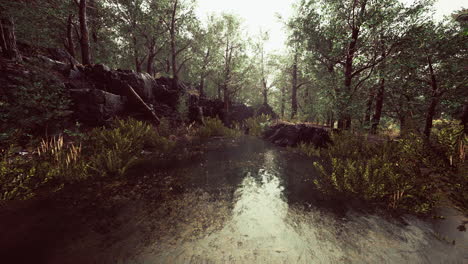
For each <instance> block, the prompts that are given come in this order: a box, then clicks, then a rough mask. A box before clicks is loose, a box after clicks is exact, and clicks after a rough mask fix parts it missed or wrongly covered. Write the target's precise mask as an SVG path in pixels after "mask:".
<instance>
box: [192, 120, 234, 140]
mask: <svg viewBox="0 0 468 264" xmlns="http://www.w3.org/2000/svg"><path fill="white" fill-rule="evenodd" d="M194 134H195V135H196V136H198V137H199V138H209V137H237V136H239V135H240V134H241V132H240V131H239V130H236V129H232V128H228V127H226V126H225V125H224V124H223V122H222V121H221V120H220V119H219V118H212V117H207V118H205V122H204V125H203V126H200V127H198V128H197V129H195V131H194Z"/></svg>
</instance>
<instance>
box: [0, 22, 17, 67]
mask: <svg viewBox="0 0 468 264" xmlns="http://www.w3.org/2000/svg"><path fill="white" fill-rule="evenodd" d="M0 30H1V32H0V33H1V34H0V35H1V39H0V42H1V44H0V47H1V49H2V50H1V52H2V54H3V56H4V57H5V58H7V59H10V60H14V61H17V62H21V61H22V58H21V54H20V52H19V50H18V47H17V46H16V36H15V24H14V22H13V19H12V18H2V19H1V20H0Z"/></svg>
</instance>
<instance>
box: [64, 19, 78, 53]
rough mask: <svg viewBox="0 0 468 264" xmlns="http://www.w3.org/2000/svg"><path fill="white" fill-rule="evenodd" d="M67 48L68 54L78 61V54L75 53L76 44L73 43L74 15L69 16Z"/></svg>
mask: <svg viewBox="0 0 468 264" xmlns="http://www.w3.org/2000/svg"><path fill="white" fill-rule="evenodd" d="M65 48H66V49H67V51H68V53H70V55H71V56H72V57H73V58H75V59H76V52H75V43H74V42H73V15H72V14H70V15H68V22H67V41H66V43H65Z"/></svg>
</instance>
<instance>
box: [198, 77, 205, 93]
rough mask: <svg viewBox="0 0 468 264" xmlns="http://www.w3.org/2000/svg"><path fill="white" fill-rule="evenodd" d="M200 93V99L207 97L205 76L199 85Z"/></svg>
mask: <svg viewBox="0 0 468 264" xmlns="http://www.w3.org/2000/svg"><path fill="white" fill-rule="evenodd" d="M198 92H199V93H200V97H205V76H203V74H202V75H201V76H200V84H199V85H198Z"/></svg>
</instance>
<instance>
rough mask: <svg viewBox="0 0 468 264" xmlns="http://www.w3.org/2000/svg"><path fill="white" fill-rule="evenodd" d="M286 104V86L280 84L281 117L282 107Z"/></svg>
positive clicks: (282, 115) (282, 116) (282, 113)
mask: <svg viewBox="0 0 468 264" xmlns="http://www.w3.org/2000/svg"><path fill="white" fill-rule="evenodd" d="M285 106H286V86H284V85H283V86H281V109H280V112H281V118H284V108H285Z"/></svg>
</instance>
